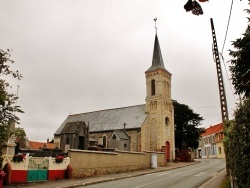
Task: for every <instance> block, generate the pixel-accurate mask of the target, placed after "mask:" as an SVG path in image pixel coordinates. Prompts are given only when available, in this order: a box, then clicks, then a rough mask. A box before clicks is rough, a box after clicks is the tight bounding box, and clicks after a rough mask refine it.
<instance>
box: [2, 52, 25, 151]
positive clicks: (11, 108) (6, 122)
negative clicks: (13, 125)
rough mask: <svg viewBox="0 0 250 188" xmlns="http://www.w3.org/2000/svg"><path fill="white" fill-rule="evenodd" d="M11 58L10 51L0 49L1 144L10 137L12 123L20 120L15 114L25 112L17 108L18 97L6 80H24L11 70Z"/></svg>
mask: <svg viewBox="0 0 250 188" xmlns="http://www.w3.org/2000/svg"><path fill="white" fill-rule="evenodd" d="M10 58H11V54H10V50H8V49H7V51H4V50H2V49H0V143H4V142H5V141H6V139H7V137H8V135H7V133H8V129H9V126H10V122H11V121H15V122H18V120H19V118H18V117H17V116H16V115H15V112H20V113H22V112H23V111H22V110H21V109H20V107H19V106H16V100H17V99H18V97H17V96H15V95H14V94H12V93H10V92H9V91H8V89H10V87H11V86H10V84H9V83H8V82H7V81H6V80H4V78H8V76H11V77H13V78H16V79H18V80H20V79H21V78H22V75H21V74H20V73H19V72H18V71H12V70H11V69H10V65H11V64H13V63H15V62H14V61H13V60H11V59H10ZM0 148H1V146H0Z"/></svg>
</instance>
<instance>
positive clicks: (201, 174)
mask: <svg viewBox="0 0 250 188" xmlns="http://www.w3.org/2000/svg"><path fill="white" fill-rule="evenodd" d="M204 174H206V172H200V173H198V174H195V175H194V176H203V175H204Z"/></svg>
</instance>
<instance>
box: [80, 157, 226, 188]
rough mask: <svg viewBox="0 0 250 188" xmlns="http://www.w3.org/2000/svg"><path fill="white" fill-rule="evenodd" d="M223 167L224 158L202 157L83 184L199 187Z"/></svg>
mask: <svg viewBox="0 0 250 188" xmlns="http://www.w3.org/2000/svg"><path fill="white" fill-rule="evenodd" d="M223 169H225V160H224V159H202V160H201V163H198V164H196V165H191V166H187V167H183V168H178V169H174V170H170V171H165V172H158V173H153V174H147V175H143V176H138V177H132V178H127V179H122V180H117V181H111V182H105V183H99V184H93V185H88V186H82V188H86V187H87V188H103V187H110V188H111V187H112V188H116V187H117V188H198V187H199V186H200V185H202V184H203V183H204V182H206V181H207V180H208V179H210V178H211V177H213V176H214V175H216V174H217V173H218V172H220V171H222V170H223Z"/></svg>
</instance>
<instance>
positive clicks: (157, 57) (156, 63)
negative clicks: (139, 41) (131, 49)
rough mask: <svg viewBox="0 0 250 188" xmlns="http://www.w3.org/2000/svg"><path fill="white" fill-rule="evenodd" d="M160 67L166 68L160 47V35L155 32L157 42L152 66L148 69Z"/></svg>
mask: <svg viewBox="0 0 250 188" xmlns="http://www.w3.org/2000/svg"><path fill="white" fill-rule="evenodd" d="M158 68H162V69H165V67H164V62H163V59H162V55H161V48H160V44H159V40H158V36H157V33H156V34H155V44H154V52H153V59H152V66H151V67H150V68H149V69H148V70H147V71H152V70H155V69H158ZM165 70H166V69H165ZM147 71H146V72H147Z"/></svg>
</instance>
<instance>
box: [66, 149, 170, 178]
mask: <svg viewBox="0 0 250 188" xmlns="http://www.w3.org/2000/svg"><path fill="white" fill-rule="evenodd" d="M154 153H155V152H154ZM151 154H152V152H124V151H115V152H100V151H88V150H75V149H71V150H69V151H68V156H69V157H70V159H71V160H70V164H71V166H72V168H73V177H74V178H83V177H90V176H94V175H103V174H109V173H121V172H129V171H135V170H141V169H146V168H150V166H151ZM156 154H157V165H158V166H164V165H166V162H165V156H164V153H158V152H157V153H156Z"/></svg>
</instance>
